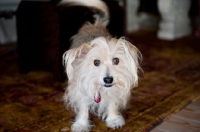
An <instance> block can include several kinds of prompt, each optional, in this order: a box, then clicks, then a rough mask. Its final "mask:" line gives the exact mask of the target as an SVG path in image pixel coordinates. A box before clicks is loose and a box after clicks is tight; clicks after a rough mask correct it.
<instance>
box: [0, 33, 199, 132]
mask: <svg viewBox="0 0 200 132" xmlns="http://www.w3.org/2000/svg"><path fill="white" fill-rule="evenodd" d="M129 38H130V39H131V40H132V42H133V43H134V44H135V45H136V46H137V47H138V48H139V49H140V51H141V53H142V54H143V62H142V68H143V70H144V75H142V76H141V79H140V81H139V86H138V87H137V88H135V89H133V90H132V98H131V100H130V102H129V105H128V108H127V109H126V110H124V111H122V114H123V116H124V118H125V121H126V125H125V126H123V127H122V128H121V129H117V130H112V129H110V128H107V127H106V126H105V124H104V123H103V122H102V121H101V120H100V119H98V118H97V117H95V116H93V115H90V118H91V121H92V123H93V124H94V127H93V128H92V131H94V132H105V131H106V132H133V131H134V132H135V131H136V132H137V131H138V132H140V131H142V132H145V131H149V130H151V129H152V128H153V127H154V126H156V125H157V124H159V123H161V122H162V121H163V120H164V119H165V118H167V117H168V116H169V115H171V114H172V113H175V112H177V111H179V110H180V109H181V108H183V107H184V106H186V105H187V104H188V103H190V102H192V101H193V100H195V99H196V98H197V97H198V96H199V95H200V52H199V51H200V38H195V37H194V36H189V37H186V38H183V39H179V40H176V41H163V40H159V39H157V38H156V34H155V33H138V34H137V33H136V34H132V35H129ZM13 49H15V46H12V45H11V46H0V69H1V70H0V95H1V96H0V132H60V131H63V132H65V131H66V132H68V131H69V132H70V126H71V123H72V122H73V118H74V113H73V112H72V111H71V110H67V109H66V108H65V106H64V104H63V102H62V95H63V92H64V89H65V87H66V85H67V83H66V82H57V81H55V80H54V79H53V74H52V73H50V72H47V71H41V70H40V71H38V70H33V71H31V72H29V73H28V74H20V73H19V72H18V66H17V53H16V51H15V50H13Z"/></svg>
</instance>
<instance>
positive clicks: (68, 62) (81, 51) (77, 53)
mask: <svg viewBox="0 0 200 132" xmlns="http://www.w3.org/2000/svg"><path fill="white" fill-rule="evenodd" d="M91 48H92V47H91V46H90V45H89V44H86V43H85V44H82V45H81V46H79V47H76V48H73V49H70V50H68V51H66V52H65V53H64V54H63V65H64V67H65V70H66V73H67V76H68V79H69V80H70V79H72V77H73V70H74V69H73V66H72V63H73V62H74V61H76V60H84V58H85V57H86V55H87V53H88V52H89V51H90V49H91Z"/></svg>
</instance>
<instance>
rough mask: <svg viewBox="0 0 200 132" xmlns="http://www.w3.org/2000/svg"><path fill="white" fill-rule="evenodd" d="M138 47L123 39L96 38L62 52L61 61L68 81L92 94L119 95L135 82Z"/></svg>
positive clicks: (137, 67) (136, 80) (136, 79)
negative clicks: (96, 92)
mask: <svg viewBox="0 0 200 132" xmlns="http://www.w3.org/2000/svg"><path fill="white" fill-rule="evenodd" d="M141 58H142V56H141V53H140V52H139V50H138V49H137V48H136V47H135V46H133V45H132V44H131V43H130V42H128V41H126V40H125V39H124V38H120V39H115V38H104V37H98V38H96V39H94V40H93V41H91V42H90V43H88V44H87V43H85V44H82V45H81V46H79V47H77V48H73V49H70V50H68V51H66V52H65V53H64V55H63V63H64V66H65V68H66V72H67V75H68V79H69V83H70V82H73V83H74V82H76V83H77V84H78V85H80V87H81V88H82V89H83V90H85V91H87V92H89V93H90V94H91V95H94V92H95V91H100V93H103V92H107V94H108V93H111V94H112V96H119V95H122V94H123V93H128V92H130V89H131V88H133V87H135V86H137V84H138V70H140V69H141V68H140V66H139V60H140V59H141Z"/></svg>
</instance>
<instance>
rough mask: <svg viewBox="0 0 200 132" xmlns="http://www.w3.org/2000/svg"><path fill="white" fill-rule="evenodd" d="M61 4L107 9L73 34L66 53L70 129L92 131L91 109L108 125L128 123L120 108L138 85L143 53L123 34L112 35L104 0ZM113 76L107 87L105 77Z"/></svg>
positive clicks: (64, 58) (71, 1) (77, 131)
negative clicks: (96, 62)
mask: <svg viewBox="0 0 200 132" xmlns="http://www.w3.org/2000/svg"><path fill="white" fill-rule="evenodd" d="M60 4H71V5H73V4H74V5H83V6H88V7H93V8H96V9H98V10H100V11H101V12H103V13H104V16H102V15H100V14H99V15H98V14H97V19H96V22H95V23H94V25H92V24H90V23H86V24H84V25H83V26H82V28H80V30H79V32H78V33H77V34H76V35H75V36H73V37H72V45H71V49H70V50H68V51H66V52H65V53H64V54H63V64H64V66H65V71H66V73H67V76H68V87H67V89H66V91H65V94H64V96H63V99H64V101H65V103H66V105H67V106H70V107H71V108H73V110H74V111H75V113H76V118H75V122H74V123H73V125H72V127H71V129H72V131H73V132H88V131H90V128H91V125H90V121H89V111H90V112H91V113H93V114H95V115H97V116H98V117H100V118H102V119H103V120H104V121H105V123H106V125H107V126H108V127H110V128H113V129H116V128H120V127H122V126H123V125H124V124H125V121H124V118H123V117H122V115H121V114H120V110H121V109H124V108H125V107H126V104H127V102H128V100H129V98H130V95H131V89H132V88H134V87H136V86H137V85H138V70H140V69H141V68H140V66H139V60H140V59H141V58H142V56H141V53H140V52H139V50H138V49H137V48H136V47H135V46H133V45H132V44H131V43H130V42H128V41H126V40H125V39H124V38H120V39H115V38H112V37H111V35H110V34H109V33H108V31H107V29H106V28H105V26H106V25H107V24H108V21H109V19H108V18H109V13H108V9H107V6H106V5H105V3H103V2H102V1H101V0H62V1H61V3H60ZM113 58H118V59H119V63H118V64H114V63H113ZM94 60H100V65H98V66H95V65H94ZM111 76H112V77H113V81H112V82H110V83H109V86H110V87H108V85H106V82H105V81H104V78H105V77H111ZM100 96H101V100H100ZM97 100H100V102H98V101H97Z"/></svg>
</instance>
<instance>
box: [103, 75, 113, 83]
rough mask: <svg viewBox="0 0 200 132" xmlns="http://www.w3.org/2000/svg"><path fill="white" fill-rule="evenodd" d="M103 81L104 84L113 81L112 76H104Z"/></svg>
mask: <svg viewBox="0 0 200 132" xmlns="http://www.w3.org/2000/svg"><path fill="white" fill-rule="evenodd" d="M103 81H104V82H105V83H106V84H110V83H112V82H113V77H104V78H103Z"/></svg>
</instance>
